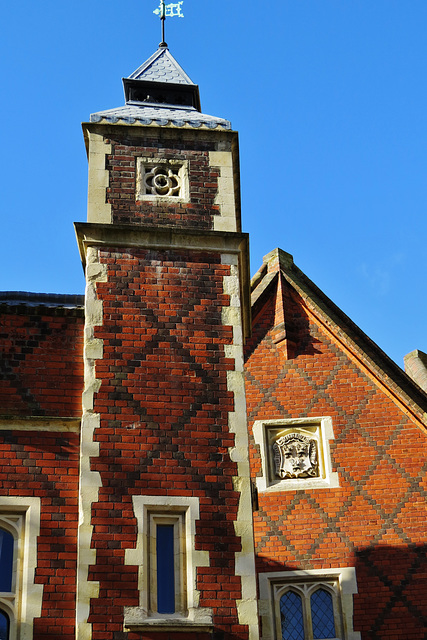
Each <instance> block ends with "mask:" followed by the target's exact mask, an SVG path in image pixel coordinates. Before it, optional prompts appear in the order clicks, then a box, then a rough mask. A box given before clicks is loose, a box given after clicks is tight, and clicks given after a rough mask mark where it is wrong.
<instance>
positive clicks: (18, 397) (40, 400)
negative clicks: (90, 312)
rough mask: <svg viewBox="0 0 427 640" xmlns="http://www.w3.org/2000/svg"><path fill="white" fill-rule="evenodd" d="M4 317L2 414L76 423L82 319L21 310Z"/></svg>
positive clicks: (0, 326) (63, 312)
mask: <svg viewBox="0 0 427 640" xmlns="http://www.w3.org/2000/svg"><path fill="white" fill-rule="evenodd" d="M2 311H3V312H2V316H1V320H0V342H1V353H0V414H3V415H13V416H28V415H32V416H68V417H79V416H80V415H81V394H82V391H83V326H84V319H83V317H82V313H81V312H79V311H77V310H74V309H73V310H67V309H43V310H40V309H39V308H35V309H34V308H25V307H20V308H19V311H18V310H17V308H13V307H12V308H10V309H5V308H4V309H3V310H2Z"/></svg>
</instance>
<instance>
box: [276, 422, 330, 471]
mask: <svg viewBox="0 0 427 640" xmlns="http://www.w3.org/2000/svg"><path fill="white" fill-rule="evenodd" d="M273 452H274V464H275V467H276V475H278V476H279V478H313V477H315V476H318V475H319V465H318V455H317V442H316V440H314V439H312V438H309V437H307V436H305V435H303V434H302V433H297V432H295V433H288V434H287V435H286V436H282V437H280V438H278V439H277V440H276V442H275V443H274V444H273Z"/></svg>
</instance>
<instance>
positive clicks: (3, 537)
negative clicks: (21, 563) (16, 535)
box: [0, 529, 13, 591]
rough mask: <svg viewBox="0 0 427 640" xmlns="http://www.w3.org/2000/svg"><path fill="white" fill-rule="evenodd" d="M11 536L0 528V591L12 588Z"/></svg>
mask: <svg viewBox="0 0 427 640" xmlns="http://www.w3.org/2000/svg"><path fill="white" fill-rule="evenodd" d="M12 567H13V536H12V534H10V533H9V532H8V531H5V530H4V529H0V591H11V590H12Z"/></svg>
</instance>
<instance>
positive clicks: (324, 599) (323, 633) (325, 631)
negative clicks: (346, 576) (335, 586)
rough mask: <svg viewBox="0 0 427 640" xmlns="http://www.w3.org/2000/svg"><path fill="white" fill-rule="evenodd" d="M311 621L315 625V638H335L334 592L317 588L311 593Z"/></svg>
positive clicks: (316, 639)
mask: <svg viewBox="0 0 427 640" xmlns="http://www.w3.org/2000/svg"><path fill="white" fill-rule="evenodd" d="M310 605H311V622H312V625H313V639H314V640H318V639H319V638H320V639H321V640H324V639H325V638H335V637H336V634H335V620H334V603H333V600H332V594H331V593H330V592H329V591H326V589H322V588H320V589H316V591H315V592H314V593H312V594H311V598H310Z"/></svg>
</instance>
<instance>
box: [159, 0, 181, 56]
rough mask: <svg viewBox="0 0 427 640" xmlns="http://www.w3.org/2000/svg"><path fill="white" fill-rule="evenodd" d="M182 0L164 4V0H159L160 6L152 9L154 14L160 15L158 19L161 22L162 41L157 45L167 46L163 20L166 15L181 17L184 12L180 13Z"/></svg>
mask: <svg viewBox="0 0 427 640" xmlns="http://www.w3.org/2000/svg"><path fill="white" fill-rule="evenodd" d="M183 3H184V0H181V1H180V2H171V3H170V4H165V0H160V6H159V7H158V8H157V9H155V10H154V11H153V13H155V14H156V15H158V16H160V21H161V23H162V41H161V43H160V44H159V47H163V48H167V46H168V45H167V44H166V42H165V21H166V17H168V18H173V17H174V16H176V17H178V18H183V17H184V14H183V13H182V5H183Z"/></svg>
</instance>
